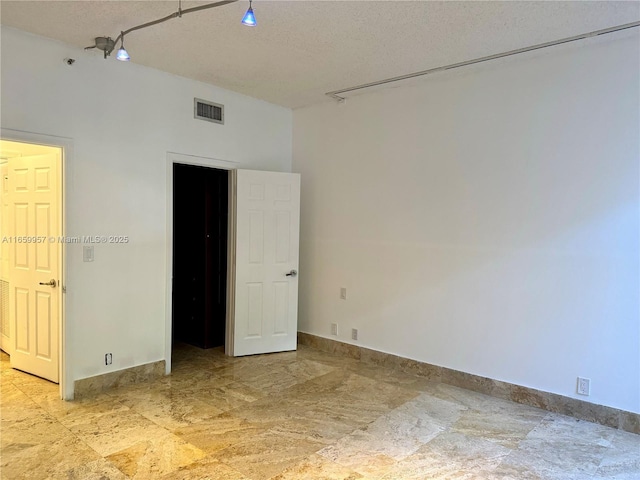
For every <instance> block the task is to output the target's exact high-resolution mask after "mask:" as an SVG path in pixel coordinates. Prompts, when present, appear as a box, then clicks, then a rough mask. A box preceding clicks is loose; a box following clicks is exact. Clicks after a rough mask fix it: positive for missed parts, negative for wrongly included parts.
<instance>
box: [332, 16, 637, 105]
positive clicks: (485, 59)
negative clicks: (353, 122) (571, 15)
mask: <svg viewBox="0 0 640 480" xmlns="http://www.w3.org/2000/svg"><path fill="white" fill-rule="evenodd" d="M636 27H640V21H638V22H631V23H625V24H623V25H618V26H615V27H610V28H604V29H602V30H596V31H594V32H589V33H583V34H580V35H575V36H573V37H567V38H562V39H560V40H553V41H551V42H545V43H539V44H537V45H532V46H530V47H524V48H518V49H516V50H509V51H508V52H503V53H496V54H494V55H488V56H486V57H479V58H475V59H473V60H465V61H464V62H459V63H452V64H450V65H445V66H443V67H436V68H430V69H428V70H422V71H420V72H415V73H408V74H406V75H400V76H398V77H391V78H386V79H384V80H378V81H376V82H370V83H364V84H362V85H357V86H355V87H348V88H343V89H341V90H334V91H333V92H327V93H325V95H327V96H329V97H331V98H333V99H334V100H337V101H338V102H340V103H342V102H344V101H345V100H346V97H342V96H340V94H343V93H347V92H353V91H355V90H362V89H364V88H370V87H376V86H378V85H384V84H387V83H392V82H399V81H401V80H408V79H410V78H415V77H422V76H424V75H430V74H432V73H436V72H444V71H445V70H451V69H453V68H459V67H466V66H468V65H474V64H476V63H482V62H488V61H489V60H496V59H498V58H504V57H509V56H511V55H518V54H521V53H526V52H531V51H533V50H540V49H541V48H547V47H553V46H556V45H562V44H563V43H569V42H575V41H577V40H584V39H586V38H590V37H596V36H598V35H605V34H607V33H614V32H619V31H621V30H627V29H629V28H636Z"/></svg>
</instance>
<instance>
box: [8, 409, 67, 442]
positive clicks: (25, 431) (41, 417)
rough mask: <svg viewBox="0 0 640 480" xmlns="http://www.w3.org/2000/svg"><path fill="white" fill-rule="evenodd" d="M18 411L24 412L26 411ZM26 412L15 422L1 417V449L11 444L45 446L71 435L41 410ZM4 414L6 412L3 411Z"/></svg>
mask: <svg viewBox="0 0 640 480" xmlns="http://www.w3.org/2000/svg"><path fill="white" fill-rule="evenodd" d="M11 410H13V409H11ZM18 411H19V412H26V411H27V410H24V409H21V410H18ZM28 412H29V414H28V415H26V414H25V415H24V416H22V417H21V418H17V419H15V420H5V419H4V417H3V419H2V422H0V432H1V434H0V445H1V446H2V448H5V447H7V446H9V445H11V444H20V445H23V446H27V445H39V444H46V443H51V442H55V441H57V440H59V439H61V438H64V437H67V436H70V435H71V433H70V432H69V430H68V429H67V428H65V427H64V426H63V425H62V424H61V423H60V422H58V421H57V420H56V419H55V418H53V417H52V416H50V415H48V414H47V413H45V412H44V411H43V410H42V409H37V410H29V411H28ZM4 413H8V412H6V411H5V409H3V414H4ZM13 413H16V411H13Z"/></svg>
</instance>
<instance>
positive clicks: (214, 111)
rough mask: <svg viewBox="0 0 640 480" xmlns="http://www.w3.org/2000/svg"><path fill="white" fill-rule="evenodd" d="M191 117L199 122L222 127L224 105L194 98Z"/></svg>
mask: <svg viewBox="0 0 640 480" xmlns="http://www.w3.org/2000/svg"><path fill="white" fill-rule="evenodd" d="M193 115H194V117H195V118H198V119H200V120H206V121H207V122H213V123H219V124H221V125H224V105H220V104H219V103H213V102H207V101H206V100H201V99H199V98H194V99H193Z"/></svg>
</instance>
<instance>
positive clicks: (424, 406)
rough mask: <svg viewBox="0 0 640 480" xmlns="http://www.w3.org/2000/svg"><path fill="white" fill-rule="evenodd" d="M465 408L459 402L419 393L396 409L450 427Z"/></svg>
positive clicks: (466, 408)
mask: <svg viewBox="0 0 640 480" xmlns="http://www.w3.org/2000/svg"><path fill="white" fill-rule="evenodd" d="M467 410H468V407H466V406H464V405H461V404H460V403H457V402H450V401H448V400H443V399H440V398H438V397H434V396H433V395H431V394H429V393H421V394H420V395H418V396H417V397H416V398H413V399H411V400H409V401H407V402H406V403H405V404H403V405H400V406H399V407H398V408H397V409H396V411H400V412H406V413H408V414H409V415H412V416H414V417H417V418H420V419H423V420H424V421H426V422H429V423H435V424H436V425H439V426H441V427H450V426H451V425H452V424H453V423H455V422H456V421H457V420H458V419H459V418H460V416H461V415H462V414H463V413H465V411H467Z"/></svg>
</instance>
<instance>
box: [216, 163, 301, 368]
mask: <svg viewBox="0 0 640 480" xmlns="http://www.w3.org/2000/svg"><path fill="white" fill-rule="evenodd" d="M229 182H230V185H229V202H230V209H229V210H230V216H229V249H228V250H229V262H228V265H229V281H228V285H229V288H228V301H227V338H226V348H225V351H226V353H227V354H228V355H232V356H236V357H237V356H242V355H252V354H257V353H271V352H282V351H288V350H295V349H296V346H297V329H298V278H297V274H298V252H299V243H300V239H299V235H300V175H299V174H296V173H278V172H259V171H253V170H232V171H231V175H230V179H229Z"/></svg>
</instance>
